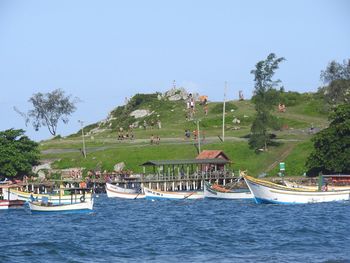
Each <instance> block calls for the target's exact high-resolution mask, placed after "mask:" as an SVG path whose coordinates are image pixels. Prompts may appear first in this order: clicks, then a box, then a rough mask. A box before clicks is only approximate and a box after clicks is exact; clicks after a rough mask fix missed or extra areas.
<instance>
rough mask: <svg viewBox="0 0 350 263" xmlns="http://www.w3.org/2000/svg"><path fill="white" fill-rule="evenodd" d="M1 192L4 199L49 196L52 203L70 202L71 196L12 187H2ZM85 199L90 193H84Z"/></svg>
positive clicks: (89, 196)
mask: <svg viewBox="0 0 350 263" xmlns="http://www.w3.org/2000/svg"><path fill="white" fill-rule="evenodd" d="M3 193H4V196H5V199H7V200H23V201H30V200H31V197H33V198H34V199H35V200H36V201H42V199H43V198H45V197H47V198H49V200H50V202H51V203H53V204H70V203H71V196H70V194H65V193H61V192H60V193H59V192H58V191H57V192H55V193H52V194H36V193H29V192H24V191H20V190H18V189H16V188H14V187H12V188H8V189H5V188H4V189H3ZM80 197H81V195H79V194H77V199H80ZM85 198H86V199H90V198H91V193H86V194H85Z"/></svg>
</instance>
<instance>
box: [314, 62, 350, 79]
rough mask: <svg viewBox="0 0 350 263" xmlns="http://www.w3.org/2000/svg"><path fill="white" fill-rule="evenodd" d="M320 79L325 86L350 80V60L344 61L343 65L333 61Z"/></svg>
mask: <svg viewBox="0 0 350 263" xmlns="http://www.w3.org/2000/svg"><path fill="white" fill-rule="evenodd" d="M320 79H321V80H322V81H323V83H325V84H329V83H331V82H332V81H334V80H340V79H344V80H350V59H348V60H343V64H340V63H338V62H336V61H335V60H332V61H331V62H329V63H328V66H327V68H326V70H324V71H323V70H322V71H321V76H320Z"/></svg>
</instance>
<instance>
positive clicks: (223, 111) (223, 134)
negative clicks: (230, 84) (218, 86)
mask: <svg viewBox="0 0 350 263" xmlns="http://www.w3.org/2000/svg"><path fill="white" fill-rule="evenodd" d="M226 92H227V81H225V90H224V105H223V107H222V108H223V109H222V141H223V142H224V141H225V110H226V109H225V107H226Z"/></svg>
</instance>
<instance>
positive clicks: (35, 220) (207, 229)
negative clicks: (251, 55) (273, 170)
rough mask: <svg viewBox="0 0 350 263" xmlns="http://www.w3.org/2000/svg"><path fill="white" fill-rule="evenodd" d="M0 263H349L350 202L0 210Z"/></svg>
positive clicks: (103, 201)
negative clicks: (49, 212)
mask: <svg viewBox="0 0 350 263" xmlns="http://www.w3.org/2000/svg"><path fill="white" fill-rule="evenodd" d="M0 222H1V228H0V262H150V261H152V262H350V203H349V202H343V203H324V204H310V205H290V206H287V205H256V204H254V203H253V201H227V200H184V201H155V202H152V201H146V200H119V199H108V198H107V197H106V196H104V195H100V197H99V198H97V199H96V202H95V212H94V213H92V214H71V215H60V214H56V215H42V214H40V215H32V214H30V212H29V211H28V210H17V211H0Z"/></svg>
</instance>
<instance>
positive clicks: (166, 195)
mask: <svg viewBox="0 0 350 263" xmlns="http://www.w3.org/2000/svg"><path fill="white" fill-rule="evenodd" d="M143 191H144V193H145V196H146V199H152V200H155V199H170V200H181V199H203V198H204V194H203V192H202V191H192V192H190V191H173V192H167V191H159V190H153V189H149V188H146V187H143Z"/></svg>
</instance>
